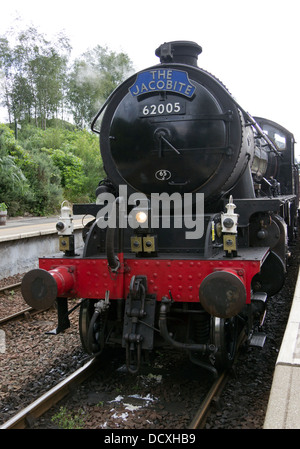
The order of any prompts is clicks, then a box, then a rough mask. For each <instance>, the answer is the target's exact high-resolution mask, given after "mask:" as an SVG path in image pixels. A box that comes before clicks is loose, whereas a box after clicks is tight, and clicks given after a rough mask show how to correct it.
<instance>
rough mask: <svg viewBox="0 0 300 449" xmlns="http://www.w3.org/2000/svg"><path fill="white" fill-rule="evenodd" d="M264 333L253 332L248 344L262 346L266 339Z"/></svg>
mask: <svg viewBox="0 0 300 449" xmlns="http://www.w3.org/2000/svg"><path fill="white" fill-rule="evenodd" d="M266 337H267V336H266V334H264V333H263V332H254V333H253V335H252V337H251V338H250V341H249V346H256V347H257V348H263V346H264V344H265V341H266Z"/></svg>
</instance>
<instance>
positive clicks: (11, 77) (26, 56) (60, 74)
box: [0, 27, 71, 128]
mask: <svg viewBox="0 0 300 449" xmlns="http://www.w3.org/2000/svg"><path fill="white" fill-rule="evenodd" d="M16 41H17V44H16V45H15V46H14V47H13V48H10V46H9V41H8V39H7V37H5V36H3V37H1V39H0V70H1V72H2V85H3V89H2V105H4V106H6V108H7V110H8V114H9V120H10V123H11V122H12V120H17V121H20V120H26V121H27V122H30V121H31V120H32V119H33V118H34V120H35V123H36V125H38V124H40V126H41V127H43V128H45V127H46V120H47V119H49V118H53V117H57V116H58V114H59V113H60V112H61V111H63V110H64V105H63V102H64V95H65V86H66V76H65V75H66V72H67V64H68V56H69V52H70V49H71V47H70V45H69V42H68V39H67V38H66V37H65V36H64V35H62V34H60V35H58V37H57V39H56V42H54V43H53V44H52V43H50V42H48V41H47V40H46V39H45V37H44V36H43V35H42V34H40V33H39V32H38V31H37V29H36V28H34V27H31V28H29V29H28V30H25V31H21V32H20V33H19V34H18V35H17V36H16Z"/></svg>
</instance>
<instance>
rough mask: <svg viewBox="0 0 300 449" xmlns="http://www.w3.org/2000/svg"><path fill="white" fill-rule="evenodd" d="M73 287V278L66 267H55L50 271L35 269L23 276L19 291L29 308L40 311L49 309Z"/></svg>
mask: <svg viewBox="0 0 300 449" xmlns="http://www.w3.org/2000/svg"><path fill="white" fill-rule="evenodd" d="M73 285H74V277H73V275H72V273H70V271H69V268H68V267H65V266H62V267H57V268H54V269H53V270H50V271H46V270H42V269H40V268H37V269H34V270H31V271H29V272H28V273H26V274H25V276H24V278H23V280H22V285H21V291H22V295H23V298H24V299H25V301H26V303H27V304H28V305H29V306H30V307H33V308H34V309H36V310H42V309H47V308H49V307H51V306H52V304H53V303H54V301H55V300H56V298H57V297H59V296H64V295H65V294H66V293H67V292H68V291H70V290H71V289H72V287H73Z"/></svg>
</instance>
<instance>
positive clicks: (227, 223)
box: [221, 195, 238, 257]
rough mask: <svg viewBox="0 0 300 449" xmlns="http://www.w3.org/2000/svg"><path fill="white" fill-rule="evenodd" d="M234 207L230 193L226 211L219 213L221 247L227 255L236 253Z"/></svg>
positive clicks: (232, 255) (233, 255) (236, 217)
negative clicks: (221, 233)
mask: <svg viewBox="0 0 300 449" xmlns="http://www.w3.org/2000/svg"><path fill="white" fill-rule="evenodd" d="M235 207H236V206H235V204H233V198H232V195H230V197H229V201H228V203H227V204H226V209H227V212H225V213H222V214H221V225H222V232H223V248H224V251H225V253H226V256H228V257H235V256H236V255H237V222H238V214H235V213H234V209H235Z"/></svg>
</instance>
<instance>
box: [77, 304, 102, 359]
mask: <svg viewBox="0 0 300 449" xmlns="http://www.w3.org/2000/svg"><path fill="white" fill-rule="evenodd" d="M95 302H96V301H93V300H87V299H85V300H83V301H82V303H81V306H80V311H79V333H80V340H81V344H82V346H83V349H84V350H85V351H86V352H87V353H88V354H92V355H94V356H97V355H99V354H100V353H101V352H102V350H103V347H104V335H105V329H106V325H105V322H103V320H102V322H100V320H99V317H98V320H96V321H95V322H94V323H93V324H91V322H92V319H93V316H94V311H95V307H94V304H95Z"/></svg>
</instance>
